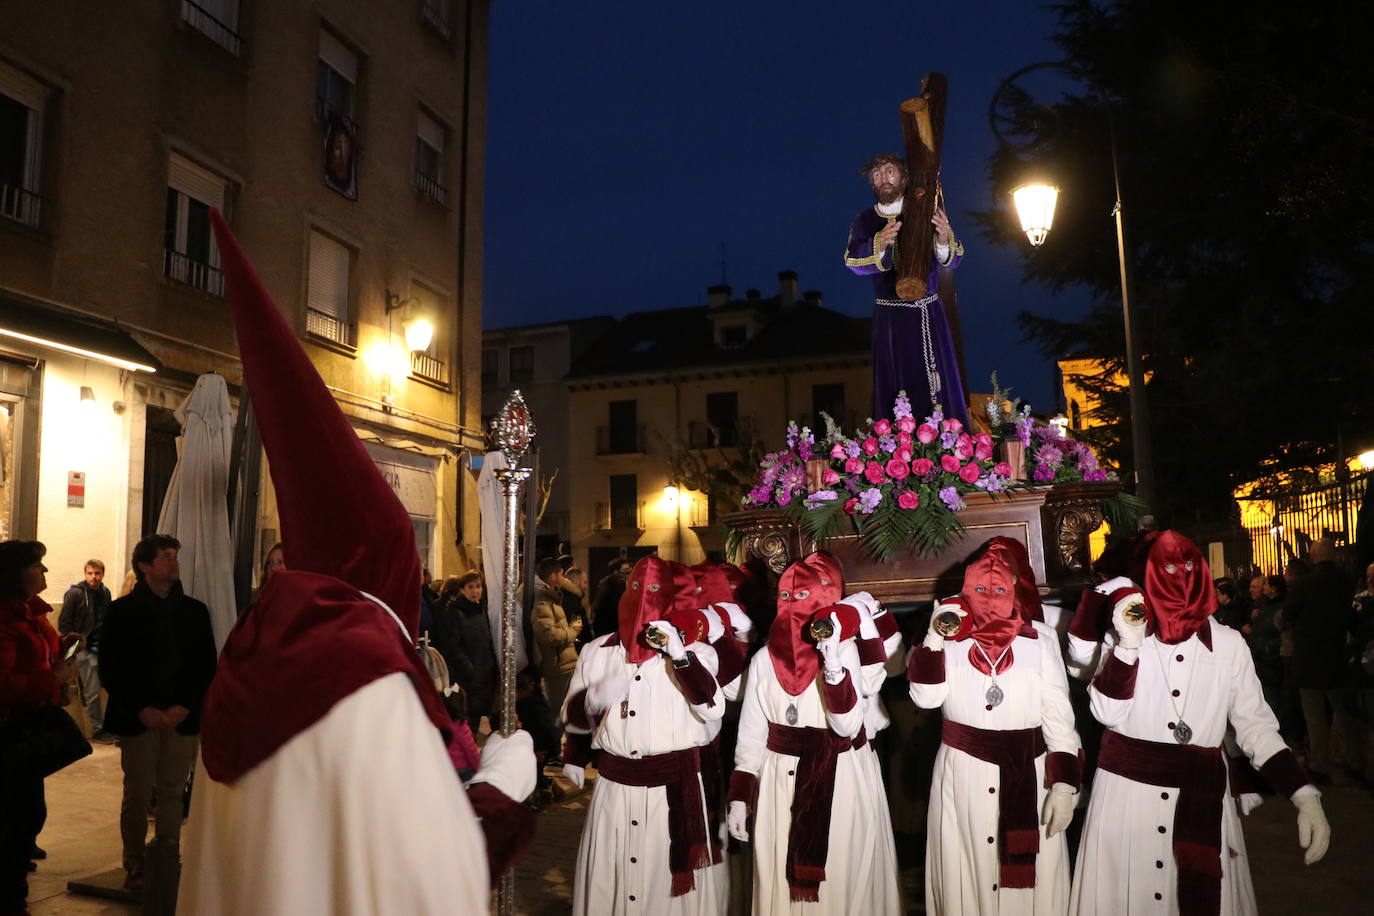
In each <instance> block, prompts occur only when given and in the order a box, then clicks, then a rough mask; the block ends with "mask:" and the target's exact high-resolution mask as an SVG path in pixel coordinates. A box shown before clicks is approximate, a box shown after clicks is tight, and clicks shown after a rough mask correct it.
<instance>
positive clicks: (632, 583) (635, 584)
mask: <svg viewBox="0 0 1374 916" xmlns="http://www.w3.org/2000/svg"><path fill="white" fill-rule="evenodd" d="M630 588H632V589H634V590H635V591H639V583H638V582H631V583H630Z"/></svg>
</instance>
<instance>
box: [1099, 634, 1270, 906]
mask: <svg viewBox="0 0 1374 916" xmlns="http://www.w3.org/2000/svg"><path fill="white" fill-rule="evenodd" d="M1210 629H1211V634H1212V649H1211V650H1210V651H1209V650H1208V649H1207V647H1206V646H1205V645H1204V644H1203V643H1202V641H1201V640H1200V639H1198V637H1197V635H1196V634H1194V635H1193V636H1190V637H1189V638H1188V639H1186V640H1184V641H1183V642H1181V643H1179V644H1178V645H1176V646H1168V645H1164V644H1163V643H1161V642H1159V641H1158V640H1156V639H1155V638H1154V637H1153V636H1147V637H1146V638H1145V644H1144V645H1143V646H1142V647H1141V648H1140V649H1139V650H1138V658H1137V659H1136V660H1135V665H1136V681H1135V692H1134V695H1133V696H1132V698H1131V699H1127V700H1114V699H1112V698H1111V697H1108V696H1106V695H1105V694H1103V693H1101V692H1100V691H1099V690H1098V689H1097V687H1096V686H1095V685H1094V686H1091V687H1090V688H1089V696H1090V698H1091V703H1092V712H1093V716H1095V717H1096V718H1097V720H1098V721H1099V722H1101V723H1102V724H1103V725H1105V726H1106V727H1108V728H1110V729H1112V730H1114V731H1116V732H1119V733H1120V734H1123V735H1126V736H1127V737H1130V738H1139V739H1141V740H1144V741H1157V742H1164V743H1168V744H1172V743H1173V742H1174V737H1173V732H1172V731H1170V730H1169V728H1168V723H1170V722H1176V721H1177V719H1178V718H1179V713H1180V711H1181V713H1182V718H1183V719H1184V721H1186V722H1187V723H1188V726H1189V727H1190V728H1192V730H1193V738H1192V741H1191V742H1190V743H1191V744H1193V745H1196V746H1198V747H1219V746H1220V745H1221V742H1222V738H1223V737H1224V735H1225V734H1226V723H1227V721H1228V720H1229V721H1230V722H1231V724H1232V725H1233V726H1234V727H1235V735H1236V744H1237V745H1239V746H1240V749H1241V750H1242V751H1244V752H1245V754H1246V756H1248V757H1249V758H1250V761H1251V762H1252V763H1253V764H1254V765H1255V766H1256V767H1259V766H1261V765H1262V764H1264V763H1265V762H1266V761H1268V760H1269V758H1270V757H1272V756H1273V755H1274V754H1276V753H1278V752H1279V751H1282V750H1284V749H1285V747H1286V745H1285V744H1284V741H1283V739H1282V738H1280V737H1279V729H1278V721H1277V720H1276V719H1275V718H1274V714H1273V712H1272V711H1271V710H1270V709H1269V707H1268V706H1267V705H1266V704H1265V702H1264V693H1263V691H1262V690H1261V688H1260V683H1259V678H1258V677H1256V675H1255V666H1254V662H1253V661H1252V660H1251V658H1250V650H1249V648H1248V647H1247V645H1246V643H1245V639H1244V637H1242V636H1241V635H1240V634H1239V633H1237V632H1236V631H1235V630H1232V629H1230V628H1229V627H1224V626H1219V625H1218V624H1217V623H1216V622H1212V623H1211V624H1210ZM1112 651H1114V652H1115V654H1116V656H1117V657H1118V658H1120V659H1121V660H1123V661H1130V660H1131V656H1133V655H1136V654H1137V651H1136V650H1123V649H1120V648H1117V649H1114V650H1112ZM1180 656H1181V657H1182V660H1181V661H1180ZM1104 663H1105V659H1104ZM1166 672H1167V676H1166ZM1172 690H1178V691H1179V692H1180V696H1179V697H1177V698H1173V697H1171V696H1170V691H1172ZM1228 794H1229V787H1228ZM1177 804H1178V788H1177V787H1163V788H1162V787H1160V786H1154V785H1148V784H1145V783H1140V782H1136V781H1134V780H1131V779H1127V778H1125V777H1123V776H1118V775H1117V774H1115V773H1109V772H1107V771H1105V770H1101V769H1099V770H1098V771H1097V774H1096V775H1095V776H1094V777H1093V790H1092V798H1091V800H1090V801H1089V803H1088V819H1087V822H1086V824H1085V826H1084V829H1083V839H1082V841H1081V842H1080V843H1079V848H1078V864H1077V869H1076V872H1075V878H1074V886H1073V902H1072V912H1074V913H1075V914H1101V916H1126V914H1129V913H1149V914H1156V913H1157V914H1161V916H1168V914H1171V913H1177V912H1178V895H1177V893H1176V891H1177V887H1178V870H1177V868H1176V866H1175V862H1174V853H1173V838H1174V830H1173V825H1174V806H1175V805H1177ZM1160 827H1164V828H1165V832H1164V833H1160V832H1159V828H1160ZM1156 863H1161V866H1162V867H1159V866H1157V865H1156ZM1221 871H1222V878H1221V913H1222V914H1224V916H1230V914H1245V913H1254V912H1256V907H1255V897H1254V888H1253V886H1252V885H1251V882H1250V865H1249V860H1248V858H1247V856H1246V852H1245V842H1244V837H1243V836H1242V834H1241V829H1240V818H1239V815H1238V814H1237V812H1236V806H1235V805H1234V804H1232V803H1231V800H1230V799H1229V798H1227V799H1226V800H1225V801H1224V802H1223V804H1222V821H1221ZM1155 894H1160V895H1161V898H1162V899H1161V900H1158V901H1157V900H1155Z"/></svg>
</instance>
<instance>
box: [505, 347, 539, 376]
mask: <svg viewBox="0 0 1374 916" xmlns="http://www.w3.org/2000/svg"><path fill="white" fill-rule="evenodd" d="M509 359H510V366H509V370H510V383H511V384H512V385H515V384H518V383H520V382H532V381H534V347H511V348H510V356H509Z"/></svg>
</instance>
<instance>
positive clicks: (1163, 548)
mask: <svg viewBox="0 0 1374 916" xmlns="http://www.w3.org/2000/svg"><path fill="white" fill-rule="evenodd" d="M1145 597H1146V598H1147V599H1148V600H1147V606H1148V608H1149V611H1148V613H1149V623H1150V625H1151V627H1152V628H1153V630H1154V633H1155V635H1157V636H1158V637H1159V639H1160V641H1161V642H1164V643H1167V644H1169V645H1175V644H1177V643H1181V642H1183V641H1184V640H1185V639H1187V638H1188V637H1189V636H1192V635H1193V634H1194V633H1196V632H1197V631H1198V630H1199V629H1201V628H1202V626H1203V625H1204V624H1205V623H1207V621H1208V619H1209V618H1210V617H1211V616H1212V614H1213V613H1215V612H1216V609H1217V592H1216V586H1215V584H1214V583H1213V582H1212V571H1211V570H1210V569H1208V568H1207V561H1206V560H1204V559H1203V558H1202V553H1201V552H1199V551H1198V549H1197V547H1196V545H1194V544H1193V542H1192V541H1190V540H1188V539H1187V538H1186V537H1184V536H1183V535H1181V534H1179V533H1178V532H1177V531H1165V532H1163V533H1162V534H1160V535H1159V538H1158V539H1157V540H1156V541H1155V542H1154V546H1153V547H1151V548H1150V557H1149V559H1148V560H1146V562H1145Z"/></svg>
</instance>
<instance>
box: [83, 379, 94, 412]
mask: <svg viewBox="0 0 1374 916" xmlns="http://www.w3.org/2000/svg"><path fill="white" fill-rule="evenodd" d="M81 409H82V410H87V411H89V410H93V409H95V389H93V388H92V387H91V386H90V385H82V386H81Z"/></svg>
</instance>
